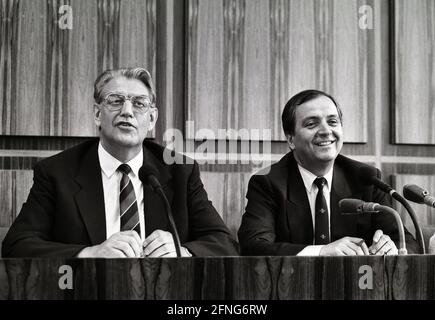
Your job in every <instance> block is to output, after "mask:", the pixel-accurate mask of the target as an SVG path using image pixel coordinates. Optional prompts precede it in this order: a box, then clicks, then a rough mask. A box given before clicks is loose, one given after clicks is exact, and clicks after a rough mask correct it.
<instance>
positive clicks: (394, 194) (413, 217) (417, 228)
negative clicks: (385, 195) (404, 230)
mask: <svg viewBox="0 0 435 320" xmlns="http://www.w3.org/2000/svg"><path fill="white" fill-rule="evenodd" d="M390 195H391V196H392V197H393V198H394V199H396V200H397V201H399V202H400V203H401V204H402V205H403V206H404V207H405V209H406V211H407V212H408V214H409V215H410V217H411V220H412V223H413V224H414V229H415V235H416V237H417V241H418V242H419V244H420V247H421V251H422V252H421V253H422V254H425V253H426V247H425V244H424V238H423V232H422V231H421V228H420V225H419V224H418V221H417V216H416V215H415V212H414V210H413V209H412V207H411V206H410V205H409V203H408V201H406V200H405V198H404V197H402V196H401V195H400V194H399V193H397V191H395V190H392V191H390Z"/></svg>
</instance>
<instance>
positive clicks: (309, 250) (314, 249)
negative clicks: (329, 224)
mask: <svg viewBox="0 0 435 320" xmlns="http://www.w3.org/2000/svg"><path fill="white" fill-rule="evenodd" d="M323 247H324V246H323V245H317V246H306V247H305V248H303V249H302V251H300V252H299V253H298V254H297V256H301V257H305V256H320V250H322V248H323Z"/></svg>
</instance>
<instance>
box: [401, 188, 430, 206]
mask: <svg viewBox="0 0 435 320" xmlns="http://www.w3.org/2000/svg"><path fill="white" fill-rule="evenodd" d="M428 194H429V193H428V192H427V191H426V190H424V189H423V188H420V187H419V186H417V185H415V184H407V185H405V186H404V187H403V196H404V197H405V198H406V199H407V200H409V201H412V202H415V203H424V198H425V196H427V195H428Z"/></svg>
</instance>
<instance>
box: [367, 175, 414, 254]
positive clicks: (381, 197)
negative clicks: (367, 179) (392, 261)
mask: <svg viewBox="0 0 435 320" xmlns="http://www.w3.org/2000/svg"><path fill="white" fill-rule="evenodd" d="M377 177H378V178H379V179H381V178H382V175H381V172H380V171H379V170H377ZM372 199H373V200H372V201H373V202H375V203H379V204H381V205H384V206H389V207H392V204H391V201H390V197H389V196H388V194H387V193H385V192H383V191H382V190H379V189H378V188H377V187H374V188H373V193H372ZM379 229H380V230H382V232H383V233H384V234H387V235H388V236H389V237H390V238H391V240H393V241H394V243H395V244H396V247H397V248H399V229H398V227H397V224H396V220H395V219H394V217H393V216H392V215H390V214H388V213H377V214H373V215H372V233H373V234H374V233H375V232H376V230H379ZM404 229H405V242H406V248H407V251H408V253H409V254H416V253H420V245H419V244H418V242H417V241H416V240H415V238H414V237H413V236H412V234H411V233H410V232H409V231H408V230H407V229H406V228H404Z"/></svg>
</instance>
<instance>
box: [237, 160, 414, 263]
mask: <svg viewBox="0 0 435 320" xmlns="http://www.w3.org/2000/svg"><path fill="white" fill-rule="evenodd" d="M362 165H364V164H362V163H360V162H357V161H354V160H351V159H349V158H346V157H344V156H342V155H339V156H338V157H337V158H336V160H335V163H334V172H333V178H332V188H331V198H330V207H331V208H330V211H331V212H330V228H331V242H332V241H335V240H338V239H340V238H343V237H345V236H354V237H360V238H363V239H364V240H365V242H366V243H367V245H368V246H370V245H371V243H372V238H373V235H374V233H375V231H376V230H377V229H381V230H382V231H383V232H384V233H385V234H388V235H389V236H390V237H391V238H392V240H393V241H394V242H395V243H396V246H398V242H399V241H398V240H399V234H398V230H397V227H396V223H395V220H394V217H393V216H391V215H388V214H383V213H378V214H364V215H341V214H340V210H339V206H338V202H339V201H340V200H341V199H344V198H355V199H362V200H364V201H368V202H377V203H380V204H382V205H388V204H389V203H388V201H387V197H386V195H385V193H383V192H382V191H380V190H378V189H377V188H375V187H373V186H363V185H361V184H360V183H358V178H357V172H358V168H359V167H361V166H362ZM269 169H270V172H268V173H267V174H265V175H263V174H261V172H260V173H258V174H256V175H254V176H253V177H252V178H251V180H250V181H249V186H248V193H247V195H246V197H247V199H248V204H247V206H246V212H245V214H244V215H243V217H242V224H241V226H240V229H239V232H238V236H239V242H240V247H241V252H242V254H243V255H295V254H297V253H298V252H300V251H301V250H302V249H304V248H305V247H306V246H307V245H312V244H313V220H312V215H311V209H310V205H309V201H308V196H307V193H306V190H305V186H304V183H303V180H302V177H301V175H300V173H299V169H298V167H297V163H296V160H295V158H294V156H293V154H292V153H291V152H290V153H288V154H287V155H285V156H284V157H283V158H282V159H281V160H280V161H279V162H278V163H276V164H274V165H272V166H271V167H270V168H269ZM373 170H376V173H377V175H378V177H380V171H379V170H377V169H375V168H373ZM406 237H407V246H408V247H407V248H408V252H409V253H412V252H418V248H419V247H418V244H417V242H416V241H415V240H414V239H413V238H412V235H410V234H409V233H407V236H406Z"/></svg>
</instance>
